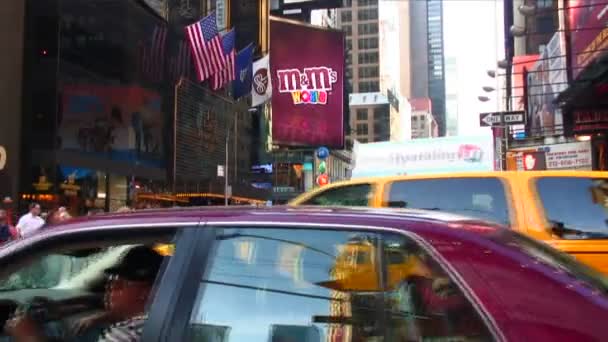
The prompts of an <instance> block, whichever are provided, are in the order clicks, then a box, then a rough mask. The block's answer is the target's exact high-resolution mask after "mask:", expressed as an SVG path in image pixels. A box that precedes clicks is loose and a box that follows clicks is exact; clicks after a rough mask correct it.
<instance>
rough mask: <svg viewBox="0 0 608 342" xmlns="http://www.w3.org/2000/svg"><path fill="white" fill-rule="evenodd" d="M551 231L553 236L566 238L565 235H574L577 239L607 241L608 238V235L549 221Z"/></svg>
mask: <svg viewBox="0 0 608 342" xmlns="http://www.w3.org/2000/svg"><path fill="white" fill-rule="evenodd" d="M549 223H550V229H551V232H553V234H555V235H557V236H559V237H562V238H563V237H564V236H565V235H573V236H575V237H576V238H577V239H605V238H608V233H601V232H590V231H584V230H580V229H576V228H570V227H567V226H566V225H565V224H564V222H561V221H554V220H549Z"/></svg>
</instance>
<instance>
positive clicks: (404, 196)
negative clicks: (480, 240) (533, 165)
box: [388, 178, 510, 225]
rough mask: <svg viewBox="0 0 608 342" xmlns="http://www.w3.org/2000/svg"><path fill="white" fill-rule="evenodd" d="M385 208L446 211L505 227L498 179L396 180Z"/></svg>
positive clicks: (502, 191) (506, 217) (503, 200)
mask: <svg viewBox="0 0 608 342" xmlns="http://www.w3.org/2000/svg"><path fill="white" fill-rule="evenodd" d="M388 206H391V207H400V208H413V209H427V210H437V211H445V212H450V213H454V214H460V215H466V216H470V217H474V218H478V219H482V220H488V221H492V222H496V223H500V224H505V225H508V224H509V222H510V220H509V206H508V204H507V197H506V193H505V187H504V184H503V183H502V181H501V180H499V179H498V178H445V179H419V180H407V181H397V182H394V183H392V184H391V187H390V193H389V202H388Z"/></svg>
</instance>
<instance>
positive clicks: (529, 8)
mask: <svg viewBox="0 0 608 342" xmlns="http://www.w3.org/2000/svg"><path fill="white" fill-rule="evenodd" d="M517 10H518V11H519V13H521V14H522V15H523V16H526V17H529V16H532V15H534V14H535V13H536V6H534V5H519V7H518V8H517Z"/></svg>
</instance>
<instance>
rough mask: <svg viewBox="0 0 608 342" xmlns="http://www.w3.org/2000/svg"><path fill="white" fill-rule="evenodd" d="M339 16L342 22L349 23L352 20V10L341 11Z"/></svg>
mask: <svg viewBox="0 0 608 342" xmlns="http://www.w3.org/2000/svg"><path fill="white" fill-rule="evenodd" d="M341 16H342V22H343V23H349V22H351V21H352V20H353V12H351V11H350V10H347V11H342V14H341Z"/></svg>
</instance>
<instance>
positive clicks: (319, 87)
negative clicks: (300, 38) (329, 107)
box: [277, 67, 338, 105]
mask: <svg viewBox="0 0 608 342" xmlns="http://www.w3.org/2000/svg"><path fill="white" fill-rule="evenodd" d="M277 78H278V80H279V87H278V88H279V93H290V94H291V98H292V100H293V103H294V104H322V105H323V104H326V103H327V97H328V93H329V92H331V91H332V89H333V84H334V83H336V82H337V81H338V72H337V71H334V70H333V69H331V68H327V67H312V68H304V69H303V70H299V69H284V70H278V71H277Z"/></svg>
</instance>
